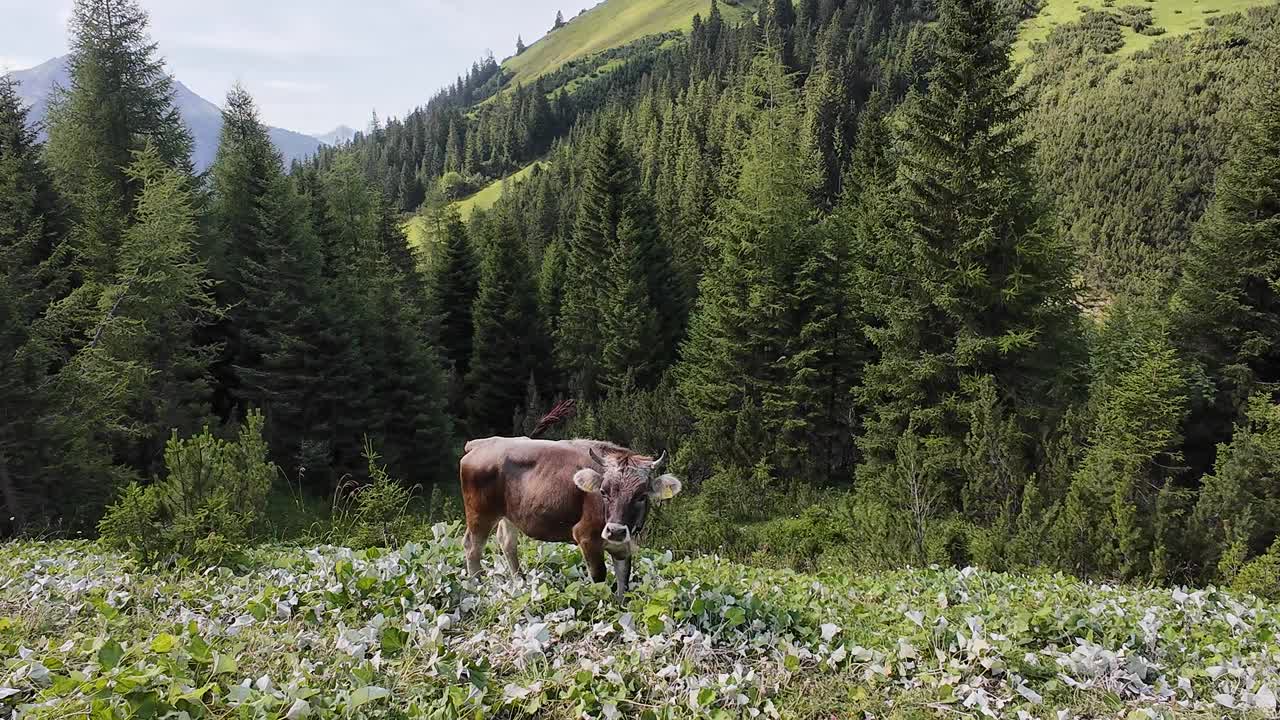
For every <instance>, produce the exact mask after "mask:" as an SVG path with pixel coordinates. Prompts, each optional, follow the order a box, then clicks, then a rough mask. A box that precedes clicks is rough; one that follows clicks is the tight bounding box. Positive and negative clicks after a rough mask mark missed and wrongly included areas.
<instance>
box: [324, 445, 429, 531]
mask: <svg viewBox="0 0 1280 720" xmlns="http://www.w3.org/2000/svg"><path fill="white" fill-rule="evenodd" d="M364 458H365V460H366V462H368V465H369V482H368V483H366V484H364V485H359V484H356V483H354V482H348V483H346V484H344V485H342V486H340V487H339V488H338V490H337V492H336V494H335V497H334V513H333V518H334V520H333V529H334V534H335V535H336V537H335V538H334V540H336V541H339V542H342V543H343V544H346V545H348V546H350V547H353V548H370V547H397V546H399V545H402V544H404V543H405V542H407V541H408V540H409V539H410V537H411V536H412V535H413V533H414V531H415V529H416V528H418V527H419V526H420V525H421V523H420V522H419V521H418V518H417V517H415V516H414V514H413V513H412V512H410V505H411V503H412V502H413V490H412V489H410V488H407V487H405V486H404V485H402V484H401V483H400V482H399V481H398V480H396V479H395V478H393V477H391V476H390V475H388V474H387V469H386V467H384V466H382V465H379V464H378V459H379V458H378V455H377V453H376V452H375V451H374V449H373V445H372V444H371V443H370V442H369V441H368V440H365V446H364Z"/></svg>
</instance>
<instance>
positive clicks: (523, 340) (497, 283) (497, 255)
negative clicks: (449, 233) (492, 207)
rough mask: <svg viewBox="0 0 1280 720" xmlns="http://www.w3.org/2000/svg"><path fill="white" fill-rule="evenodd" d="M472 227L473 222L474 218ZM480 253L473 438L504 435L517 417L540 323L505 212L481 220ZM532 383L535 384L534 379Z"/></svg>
mask: <svg viewBox="0 0 1280 720" xmlns="http://www.w3.org/2000/svg"><path fill="white" fill-rule="evenodd" d="M472 222H473V223H475V222H477V218H476V217H475V216H473V218H472ZM479 222H480V225H481V226H482V227H484V235H485V240H486V243H485V248H484V252H483V254H482V258H481V261H480V284H479V289H478V290H477V293H476V301H475V307H474V309H473V311H472V321H473V323H474V327H475V335H474V338H473V340H472V353H471V368H470V371H469V372H468V373H467V379H466V383H467V390H468V396H467V416H468V423H467V430H468V432H469V433H470V434H471V435H472V436H473V437H485V436H488V435H496V434H503V435H507V434H510V433H511V432H512V431H513V428H512V425H513V418H515V417H518V416H520V415H521V414H522V409H523V406H524V402H525V397H526V388H527V385H528V383H529V381H530V378H531V377H532V376H535V374H536V373H537V372H538V370H539V365H540V362H539V358H538V354H539V351H540V345H541V339H540V338H539V333H540V331H541V327H540V325H541V323H540V322H538V319H537V317H538V316H537V299H536V297H535V294H534V287H533V283H532V282H531V278H532V274H531V273H530V272H529V269H528V261H527V259H526V258H525V253H524V249H523V248H522V247H521V245H520V241H519V237H518V235H517V233H516V232H515V231H514V228H513V225H514V221H513V220H512V218H510V217H509V216H507V215H506V214H505V212H502V211H499V212H498V213H497V214H496V215H494V216H493V217H483V216H482V217H480V218H479ZM535 380H536V378H535Z"/></svg>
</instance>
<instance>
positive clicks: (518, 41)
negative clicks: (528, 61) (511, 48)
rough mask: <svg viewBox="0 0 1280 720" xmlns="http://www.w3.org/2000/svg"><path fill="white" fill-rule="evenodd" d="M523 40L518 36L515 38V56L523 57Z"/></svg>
mask: <svg viewBox="0 0 1280 720" xmlns="http://www.w3.org/2000/svg"><path fill="white" fill-rule="evenodd" d="M525 49H526V48H525V46H524V38H523V37H522V36H520V35H517V36H516V55H523V54H524V51H525Z"/></svg>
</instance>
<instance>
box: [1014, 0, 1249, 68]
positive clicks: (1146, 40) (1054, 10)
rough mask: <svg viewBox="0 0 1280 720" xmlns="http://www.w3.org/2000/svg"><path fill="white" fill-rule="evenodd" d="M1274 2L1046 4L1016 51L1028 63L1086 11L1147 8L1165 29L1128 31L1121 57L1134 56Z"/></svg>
mask: <svg viewBox="0 0 1280 720" xmlns="http://www.w3.org/2000/svg"><path fill="white" fill-rule="evenodd" d="M1273 1H1274V0H1132V2H1130V1H1128V0H1119V2H1116V1H1112V0H1102V1H1100V2H1092V1H1091V0H1046V1H1045V4H1044V7H1042V8H1041V10H1040V13H1039V14H1038V15H1036V17H1034V18H1032V19H1030V20H1028V21H1026V22H1025V23H1023V25H1022V30H1021V32H1020V33H1019V37H1018V43H1017V45H1016V46H1015V47H1014V57H1015V58H1017V59H1019V60H1025V59H1026V58H1027V57H1029V56H1030V54H1031V45H1032V44H1033V43H1034V42H1035V41H1037V40H1044V39H1045V38H1046V37H1048V36H1049V32H1050V31H1051V30H1053V28H1055V27H1057V26H1059V25H1064V24H1067V23H1073V22H1076V21H1078V20H1079V19H1080V16H1081V15H1082V13H1083V10H1082V8H1090V7H1092V8H1095V9H1107V8H1117V7H1122V6H1131V5H1132V6H1137V7H1145V8H1149V9H1150V10H1151V15H1152V19H1153V21H1154V22H1153V25H1154V26H1155V27H1160V28H1164V30H1165V32H1164V33H1162V34H1159V35H1147V34H1142V33H1138V32H1135V31H1133V30H1132V29H1126V31H1125V38H1124V39H1125V42H1124V47H1123V48H1121V49H1120V50H1119V51H1118V52H1117V54H1119V55H1131V54H1133V53H1135V52H1138V51H1139V50H1145V49H1147V48H1149V47H1151V45H1152V44H1154V43H1155V42H1156V41H1158V40H1159V39H1161V38H1166V37H1177V36H1178V35H1185V34H1186V33H1189V32H1195V31H1196V30H1203V29H1204V27H1205V20H1206V18H1208V17H1210V16H1212V15H1216V14H1219V13H1232V12H1240V11H1243V10H1247V9H1249V8H1251V7H1257V6H1260V5H1269V4H1271V2H1273Z"/></svg>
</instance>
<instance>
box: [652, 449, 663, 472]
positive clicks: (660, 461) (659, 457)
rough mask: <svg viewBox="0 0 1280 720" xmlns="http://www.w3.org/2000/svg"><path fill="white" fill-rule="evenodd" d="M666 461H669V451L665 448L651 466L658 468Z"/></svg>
mask: <svg viewBox="0 0 1280 720" xmlns="http://www.w3.org/2000/svg"><path fill="white" fill-rule="evenodd" d="M666 461H667V451H666V450H663V451H662V454H661V455H659V456H658V459H657V460H654V461H653V465H650V466H649V467H650V468H652V469H653V470H658V469H660V468H661V467H662V464H663V463H665V462H666Z"/></svg>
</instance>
